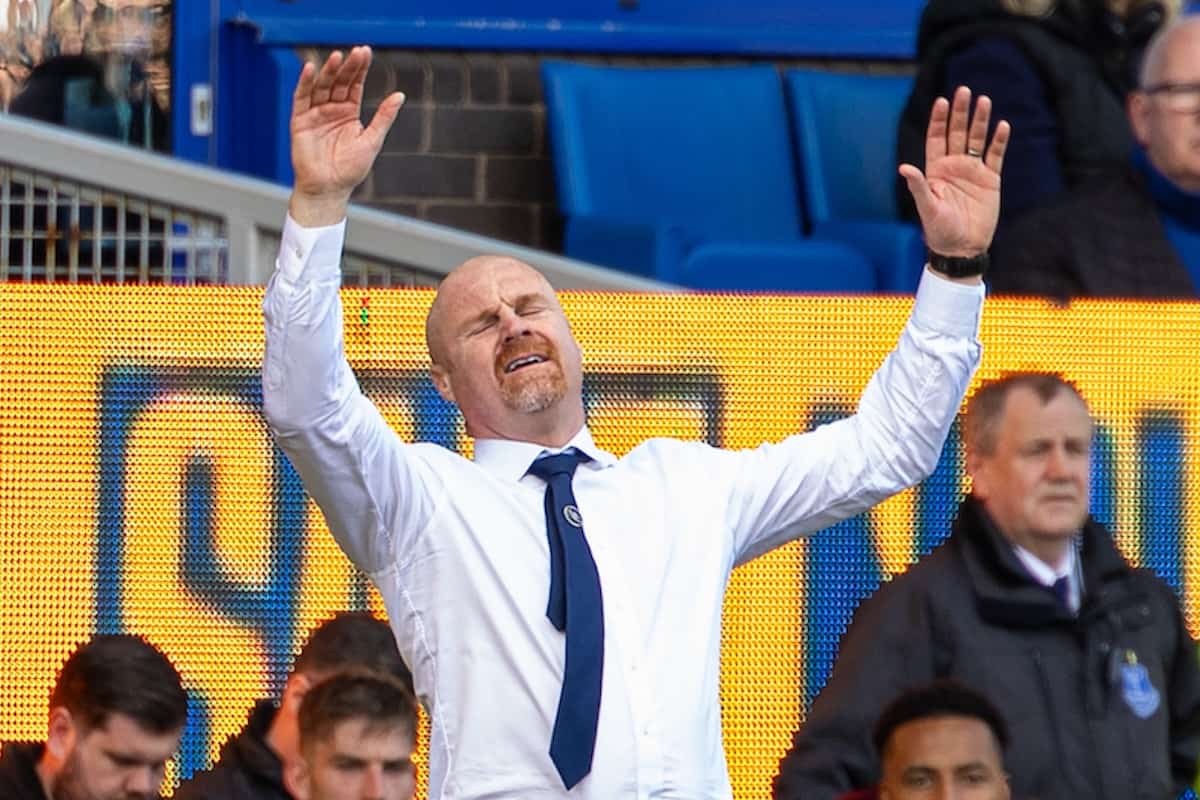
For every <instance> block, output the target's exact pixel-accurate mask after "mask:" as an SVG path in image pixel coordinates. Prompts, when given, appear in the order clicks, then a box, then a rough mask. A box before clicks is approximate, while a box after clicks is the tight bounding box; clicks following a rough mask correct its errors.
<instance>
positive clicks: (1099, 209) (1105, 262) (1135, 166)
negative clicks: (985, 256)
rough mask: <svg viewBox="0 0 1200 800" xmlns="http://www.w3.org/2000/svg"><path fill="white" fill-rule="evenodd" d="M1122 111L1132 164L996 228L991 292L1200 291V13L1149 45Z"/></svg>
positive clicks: (1057, 295) (1063, 296)
mask: <svg viewBox="0 0 1200 800" xmlns="http://www.w3.org/2000/svg"><path fill="white" fill-rule="evenodd" d="M1126 110H1127V111H1128V114H1129V120H1130V123H1131V125H1132V127H1133V132H1134V137H1135V138H1136V139H1137V142H1138V145H1139V147H1138V148H1137V149H1136V151H1135V152H1134V153H1133V155H1132V159H1131V164H1130V166H1129V168H1128V169H1127V170H1125V171H1124V172H1123V173H1120V174H1118V175H1116V176H1113V177H1108V178H1105V179H1103V180H1097V181H1095V182H1094V183H1093V184H1091V185H1089V186H1086V187H1082V188H1080V189H1079V190H1078V191H1076V192H1074V193H1072V194H1071V195H1069V196H1068V197H1067V198H1066V199H1065V200H1064V201H1063V202H1061V203H1059V204H1057V205H1054V206H1050V207H1047V208H1044V209H1041V210H1039V211H1035V212H1031V213H1030V214H1028V215H1027V216H1026V217H1024V218H1022V219H1021V221H1020V222H1019V223H1018V224H1016V225H1014V226H1012V228H1010V229H1009V230H1008V231H1006V232H1004V233H1003V234H1001V235H998V236H997V239H996V244H995V245H994V247H993V253H992V258H993V269H992V272H991V279H990V281H989V283H990V285H991V289H992V291H993V293H1003V294H1034V295H1043V296H1046V297H1051V298H1054V299H1057V300H1061V301H1067V300H1069V299H1070V298H1073V297H1141V298H1152V297H1196V296H1197V295H1200V16H1190V17H1185V18H1183V19H1182V20H1181V21H1179V22H1177V23H1175V24H1173V25H1171V26H1170V27H1168V28H1166V29H1164V30H1163V31H1161V32H1160V33H1159V34H1158V35H1157V36H1156V37H1155V39H1154V40H1153V41H1152V42H1151V43H1150V46H1149V47H1148V48H1147V51H1146V56H1145V60H1144V61H1143V63H1142V70H1141V81H1140V83H1139V88H1138V89H1137V90H1135V91H1134V92H1132V93H1131V94H1130V95H1129V98H1128V102H1127V104H1126Z"/></svg>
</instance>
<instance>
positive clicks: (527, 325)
mask: <svg viewBox="0 0 1200 800" xmlns="http://www.w3.org/2000/svg"><path fill="white" fill-rule="evenodd" d="M425 341H426V344H427V345H428V347H429V357H430V360H431V361H432V366H431V369H430V372H431V375H432V377H433V382H434V385H435V386H436V387H437V390H438V392H439V393H440V394H441V395H442V397H443V398H445V399H446V400H448V401H449V402H451V403H454V404H455V405H457V406H458V409H459V411H461V412H462V415H463V419H464V421H465V422H466V426H467V433H469V434H470V435H472V436H474V437H476V438H480V437H486V438H498V439H510V440H516V441H524V442H539V443H542V444H548V445H551V446H561V445H562V444H565V443H566V441H568V440H570V438H571V437H572V436H574V435H575V434H576V433H577V432H578V431H579V429H580V428H582V427H583V419H584V414H583V355H582V353H581V352H580V350H579V345H578V344H577V343H576V342H575V337H574V335H573V334H572V333H571V326H570V324H569V323H568V322H567V318H566V315H565V314H564V313H563V309H562V306H561V305H560V304H559V302H558V297H557V296H556V295H555V294H554V289H553V288H552V287H551V286H550V282H549V281H547V280H546V278H545V276H544V275H542V274H541V273H540V272H538V271H537V270H536V269H534V268H533V267H531V266H529V265H528V264H526V263H524V262H523V261H518V260H517V259H515V258H509V257H507V256H495V255H488V256H478V257H476V258H472V259H470V260H468V261H466V262H464V263H463V264H462V265H460V266H459V267H457V268H456V269H455V270H454V271H453V272H451V273H450V274H449V275H447V276H446V279H445V280H443V281H442V285H441V286H440V287H438V293H437V296H436V297H435V298H434V300H433V305H432V306H430V309H429V315H428V317H426V319H425Z"/></svg>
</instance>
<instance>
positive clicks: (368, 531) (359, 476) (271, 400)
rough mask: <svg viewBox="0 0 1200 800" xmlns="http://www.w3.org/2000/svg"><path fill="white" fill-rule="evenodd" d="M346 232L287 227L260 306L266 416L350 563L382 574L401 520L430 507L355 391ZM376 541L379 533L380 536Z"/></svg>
mask: <svg viewBox="0 0 1200 800" xmlns="http://www.w3.org/2000/svg"><path fill="white" fill-rule="evenodd" d="M343 231H344V228H343V226H341V225H336V226H333V227H327V228H323V229H318V230H312V229H304V228H303V227H301V226H299V225H297V224H296V221H295V220H294V219H289V220H288V222H287V223H286V224H285V226H284V233H283V237H282V239H281V246H280V253H279V258H278V260H277V262H276V271H275V275H274V276H273V277H272V278H271V282H270V284H269V286H268V287H267V292H266V295H265V297H264V299H263V314H264V317H265V320H266V356H265V361H264V369H263V409H264V411H265V414H266V418H267V422H268V424H269V425H270V427H271V431H272V433H273V434H274V437H275V441H276V443H277V444H278V445H279V447H280V448H281V449H282V450H283V451H284V452H285V453H286V454H287V456H288V458H289V460H290V461H291V462H292V465H293V466H294V467H295V468H296V471H297V472H298V473H299V474H300V477H301V479H302V480H303V482H304V486H305V488H306V489H307V490H308V492H309V494H311V495H312V496H313V498H314V499H315V500H316V501H317V504H318V505H319V506H320V507H321V510H322V512H323V513H324V515H325V519H326V522H327V524H328V525H329V529H330V531H331V532H332V533H333V535H334V537H335V538H336V539H337V541H338V544H340V545H341V547H342V549H343V550H344V551H345V552H346V554H347V555H348V556H349V557H350V559H351V560H352V561H353V562H354V563H355V564H357V565H358V566H359V567H360V568H362V569H364V570H368V571H370V570H374V569H378V568H379V567H380V566H381V565H382V564H384V563H386V561H387V559H388V558H389V552H390V550H391V543H390V536H391V531H393V530H396V529H397V528H398V527H399V525H398V520H400V519H404V520H405V522H406V524H407V525H408V526H409V527H408V528H407V529H410V530H411V529H414V526H421V525H423V524H424V519H425V518H426V516H427V514H428V507H427V505H426V504H425V503H424V502H423V501H424V499H425V494H424V492H422V491H421V490H420V487H419V486H417V487H413V488H410V489H409V490H408V491H407V492H405V493H404V494H403V495H402V497H403V502H401V496H398V492H399V490H400V489H401V487H402V486H403V485H404V483H405V482H414V479H413V473H414V470H413V468H412V467H411V466H410V465H408V464H406V462H405V459H404V457H403V453H402V448H401V445H400V442H399V440H398V439H397V437H396V435H395V433H394V432H393V431H392V430H391V429H390V428H389V427H388V426H387V423H386V422H385V421H384V420H383V419H382V417H381V416H380V415H379V412H378V411H377V410H376V409H375V408H374V406H373V405H372V404H371V402H370V401H369V400H368V399H367V398H366V397H364V396H363V395H362V393H361V392H360V391H359V388H358V382H357V381H356V379H355V377H354V374H353V372H352V371H351V369H350V365H349V363H348V362H347V361H346V357H345V354H344V352H343V339H342V306H341V300H340V297H339V289H340V287H341V273H340V255H341V247H342V240H343ZM381 534H382V535H381Z"/></svg>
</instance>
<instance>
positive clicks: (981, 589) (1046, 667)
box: [775, 373, 1200, 800]
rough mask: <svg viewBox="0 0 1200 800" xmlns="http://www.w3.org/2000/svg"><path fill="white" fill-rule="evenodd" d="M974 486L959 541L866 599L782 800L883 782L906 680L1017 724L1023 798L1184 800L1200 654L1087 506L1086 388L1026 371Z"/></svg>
mask: <svg viewBox="0 0 1200 800" xmlns="http://www.w3.org/2000/svg"><path fill="white" fill-rule="evenodd" d="M964 438H965V439H966V447H967V470H968V472H969V473H970V475H971V478H972V494H971V496H970V497H968V498H967V499H966V500H965V501H964V502H963V504H962V506H961V507H960V509H959V514H958V518H957V520H956V522H955V524H954V529H953V531H952V534H951V536H950V538H949V539H948V540H947V541H946V542H945V543H944V544H943V545H942V546H941V547H939V548H938V549H937V550H936V551H934V552H933V553H932V554H931V555H930V556H929V557H928V558H925V559H923V560H922V561H921V563H919V564H917V565H916V566H914V567H913V568H912V569H911V570H909V571H908V572H907V573H906V574H904V575H902V576H900V577H898V578H896V579H895V580H893V581H892V582H890V583H888V584H886V585H885V586H883V587H882V588H881V589H880V590H879V592H878V593H877V594H876V595H875V596H874V597H872V598H871V599H870V600H868V601H867V602H865V603H864V604H863V605H862V607H861V608H860V609H859V611H858V613H857V614H856V616H855V620H854V623H853V624H852V625H851V627H850V629H849V630H848V631H847V632H846V635H845V637H844V638H843V640H842V644H841V652H840V653H839V656H838V660H837V663H836V664H835V665H834V668H833V673H832V675H831V676H830V679H829V682H828V684H827V685H826V687H825V689H824V691H822V693H821V695H820V696H819V697H818V698H817V700H816V702H815V703H814V705H813V709H812V712H811V713H810V715H809V718H808V720H807V722H806V723H805V724H804V725H803V726H802V727H801V728H800V730H799V732H798V733H797V734H796V738H795V742H794V743H793V746H792V749H791V751H790V752H789V753H788V754H787V756H786V757H785V758H784V759H783V761H782V763H781V764H780V774H779V776H778V777H777V779H776V782H775V797H776V798H777V800H801V799H802V800H830V799H831V798H835V797H837V796H838V795H839V794H841V793H842V792H845V791H848V790H850V789H855V788H861V787H866V786H870V785H872V784H874V783H876V782H877V781H878V780H879V774H878V769H877V765H878V755H877V754H876V753H875V751H874V748H873V746H872V744H871V740H870V730H871V723H872V721H873V720H874V718H875V716H876V715H877V714H878V712H879V709H880V708H881V707H883V705H884V704H885V703H886V702H888V700H889V699H890V698H892V697H894V696H895V695H897V694H898V693H899V692H900V691H902V690H903V689H905V688H908V687H912V686H916V685H920V684H924V683H928V682H929V681H931V680H933V679H935V678H939V677H953V678H957V679H958V680H960V681H962V682H964V683H966V684H968V685H971V686H974V687H977V688H979V689H981V690H983V691H985V692H986V693H987V694H988V696H989V697H990V698H991V699H992V700H993V701H994V702H995V703H996V705H997V706H998V707H999V708H1000V709H1001V710H1002V711H1003V713H1004V716H1005V720H1006V722H1007V725H1008V728H1009V730H1010V731H1011V734H1012V737H1011V747H1010V748H1009V750H1008V753H1007V763H1008V768H1009V773H1010V776H1011V787H1012V796H1013V797H1014V798H1018V800H1020V799H1021V798H1040V800H1059V799H1060V798H1084V797H1086V798H1098V799H1099V800H1130V799H1131V798H1156V799H1158V798H1162V799H1165V798H1174V797H1176V796H1178V794H1179V793H1180V792H1181V791H1182V790H1183V789H1185V788H1186V787H1187V786H1189V785H1190V784H1191V782H1192V780H1193V779H1194V778H1195V775H1196V765H1197V756H1198V755H1200V662H1198V660H1197V655H1196V645H1195V642H1194V641H1193V640H1192V638H1191V636H1190V634H1189V633H1188V630H1187V628H1186V627H1185V625H1184V620H1183V617H1182V614H1181V612H1180V609H1179V603H1178V601H1177V599H1176V597H1175V595H1174V593H1173V592H1172V591H1171V589H1170V588H1169V587H1167V585H1166V584H1164V583H1163V582H1162V581H1161V580H1159V579H1158V578H1157V577H1155V576H1154V575H1152V574H1150V573H1149V572H1147V571H1145V570H1140V569H1133V568H1131V567H1130V566H1129V565H1128V564H1126V562H1125V560H1124V559H1123V558H1122V557H1121V554H1120V553H1119V552H1118V551H1117V550H1116V548H1115V547H1114V545H1113V542H1112V539H1111V537H1110V536H1109V534H1108V532H1107V531H1106V530H1105V529H1104V528H1103V527H1102V526H1101V525H1100V524H1099V523H1097V522H1096V521H1095V520H1093V519H1091V517H1090V516H1089V515H1088V511H1087V503H1088V496H1089V483H1090V480H1089V479H1090V464H1089V456H1090V446H1091V441H1092V423H1091V419H1090V417H1089V414H1088V410H1087V406H1086V404H1085V403H1084V401H1083V399H1082V397H1080V395H1079V394H1078V392H1077V391H1076V390H1075V388H1074V387H1073V386H1071V385H1070V384H1069V383H1067V382H1066V381H1064V380H1063V379H1061V378H1059V377H1058V376H1055V375H1047V374H1043V373H1018V374H1014V375H1010V376H1007V377H1005V378H1002V379H1000V380H997V381H993V382H990V383H987V384H985V385H984V386H982V387H981V388H980V389H979V390H978V391H977V392H976V394H975V396H974V397H973V398H972V400H971V402H970V404H969V406H968V409H967V414H966V418H965V422H964Z"/></svg>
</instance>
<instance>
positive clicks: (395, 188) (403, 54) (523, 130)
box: [355, 50, 904, 251]
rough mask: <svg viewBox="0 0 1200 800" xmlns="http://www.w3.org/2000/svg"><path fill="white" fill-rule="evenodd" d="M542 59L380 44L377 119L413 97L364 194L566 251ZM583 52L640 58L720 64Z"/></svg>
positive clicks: (876, 67)
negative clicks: (392, 102) (381, 108)
mask: <svg viewBox="0 0 1200 800" xmlns="http://www.w3.org/2000/svg"><path fill="white" fill-rule="evenodd" d="M556 57H561V56H556ZM540 59H541V57H540V56H538V55H529V54H515V53H478V52H473V53H460V52H446V51H436V52H435V51H398V50H392V51H387V50H384V51H377V52H376V54H375V60H374V63H373V64H372V67H371V72H370V74H369V76H368V81H367V87H366V92H365V103H366V105H367V109H366V113H367V115H368V116H367V118H368V119H369V114H372V113H374V106H375V105H376V104H378V103H379V101H380V100H381V99H382V98H384V97H385V96H387V94H388V93H389V92H392V91H397V90H399V91H402V92H404V93H405V95H406V96H407V98H408V100H407V102H406V103H405V106H404V109H403V110H402V111H401V112H400V116H399V117H398V118H397V120H396V124H395V126H394V127H393V128H392V132H391V133H390V135H389V136H388V139H387V142H386V143H385V144H384V149H383V153H382V154H381V155H380V158H379V161H378V162H377V163H376V166H375V169H374V170H373V172H372V174H371V177H370V178H368V180H367V181H366V182H365V183H364V184H363V185H362V187H361V188H360V189H359V191H358V194H357V195H356V196H355V199H356V200H357V201H359V202H362V203H366V204H368V205H372V206H376V207H379V208H383V209H388V210H392V211H396V212H399V213H401V214H407V215H409V216H413V217H417V218H419V219H423V220H428V221H430V222H437V223H441V224H444V225H450V226H452V227H456V228H462V229H464V230H469V231H473V232H476V233H481V234H484V235H487V236H494V237H496V238H499V239H506V240H508V241H511V242H517V243H519V244H526V245H532V246H534V247H539V248H543V249H547V250H553V251H559V250H561V246H562V220H561V218H560V216H559V214H558V212H557V209H556V207H555V191H554V173H553V165H552V164H551V161H550V156H549V151H548V146H547V142H546V109H545V105H544V103H543V100H542V83H541V78H540V75H539V72H538V68H539V63H540ZM581 60H587V61H591V62H596V63H611V64H630V65H639V66H645V65H666V64H697V63H703V64H715V63H718V62H717V61H715V60H713V59H688V60H683V59H675V60H667V59H646V58H629V57H624V58H586V59H581ZM799 65H801V62H788V63H786V64H781V65H780V66H783V67H788V66H799ZM807 65H808V66H812V65H813V64H812V63H811V62H809V63H808V64H807ZM818 66H830V67H833V68H840V69H853V70H858V71H874V72H893V73H894V72H896V71H899V70H902V69H904V67H903V65H896V64H889V63H871V64H864V63H861V62H859V63H848V62H838V63H828V62H825V63H822V64H819V65H818Z"/></svg>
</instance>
